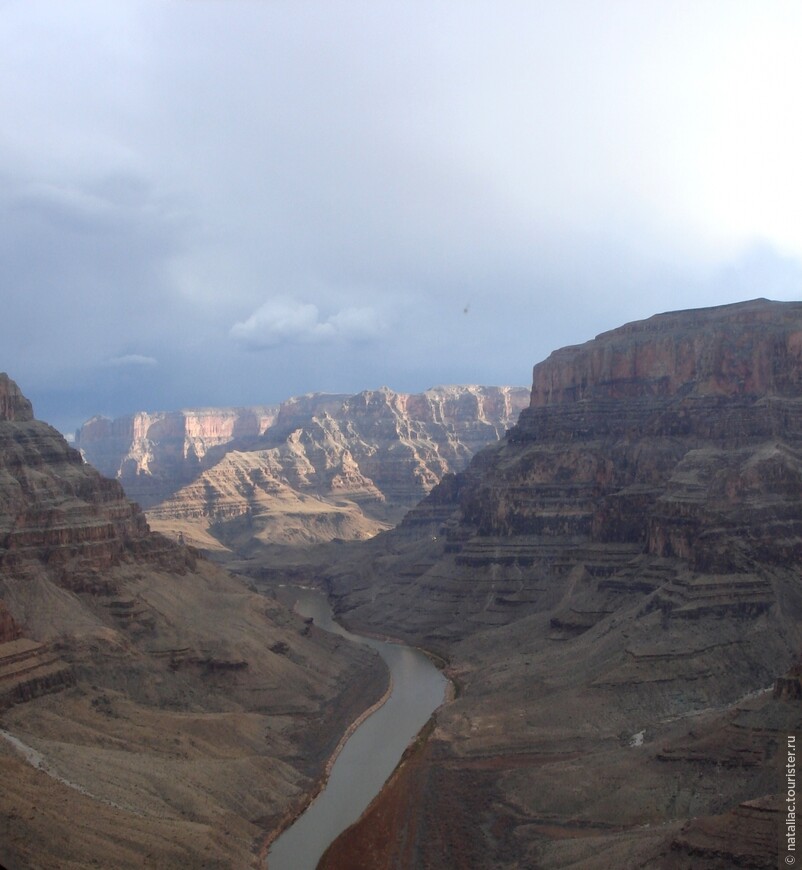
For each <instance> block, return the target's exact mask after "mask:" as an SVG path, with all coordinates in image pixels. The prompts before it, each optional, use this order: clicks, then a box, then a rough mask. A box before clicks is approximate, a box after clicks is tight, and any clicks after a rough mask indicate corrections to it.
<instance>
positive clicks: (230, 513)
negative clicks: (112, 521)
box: [77, 386, 529, 555]
mask: <svg viewBox="0 0 802 870" xmlns="http://www.w3.org/2000/svg"><path fill="white" fill-rule="evenodd" d="M528 400H529V391H528V390H524V389H519V388H510V387H477V386H467V387H438V388H435V389H432V390H427V391H426V392H425V393H420V394H406V393H396V392H394V391H392V390H389V389H387V388H382V389H380V390H368V391H365V392H362V393H359V394H357V395H355V396H337V395H323V394H312V395H307V396H301V397H297V398H294V399H290V400H288V401H286V402H284V403H283V404H282V405H281V406H279V407H278V408H277V409H257V411H258V413H256V412H255V411H254V412H249V411H236V412H234V411H228V412H223V411H221V412H219V420H217V418H215V417H214V412H211V411H209V412H204V413H206V414H207V415H208V417H206V418H203V419H205V420H206V421H207V422H206V424H205V427H206V428H205V431H206V433H207V434H206V435H205V436H204V437H203V438H201V437H200V436H197V437H194V438H190V436H189V434H188V433H189V431H190V429H192V428H193V426H194V427H195V428H196V429H198V428H200V423H199V422H198V421H199V420H200V418H199V417H198V412H189V411H185V412H181V413H180V414H173V415H155V416H153V415H144V414H139V415H135V416H134V417H132V418H123V419H121V420H118V421H107V420H102V419H96V420H92V421H89V422H88V423H86V424H85V425H84V426H83V427H82V429H81V430H79V432H78V434H77V443H78V445H79V446H80V448H81V449H82V450H83V451H84V453H85V455H86V456H87V457H88V458H89V460H90V461H93V462H98V463H99V467H100V468H101V469H102V470H103V471H105V472H107V473H114V474H115V475H116V477H117V478H118V480H120V482H121V483H122V484H123V486H124V487H125V489H126V492H127V493H128V494H129V496H130V497H132V498H137V499H139V500H140V501H141V503H142V504H143V505H144V506H145V507H146V508H147V515H148V519H149V520H150V521H151V522H152V523H153V524H154V526H155V527H156V528H159V529H160V530H162V531H164V532H165V533H168V534H170V535H172V536H173V537H177V536H178V535H179V534H181V535H183V536H184V538H185V540H192V541H194V542H196V543H198V544H199V545H202V546H204V547H207V548H209V549H216V548H220V547H221V546H223V547H228V548H231V549H233V550H235V551H236V552H238V553H240V554H245V555H250V554H252V552H253V551H255V550H258V549H259V548H260V547H261V546H263V545H266V544H270V543H278V544H291V545H298V544H309V543H316V542H320V541H329V540H332V539H334V538H338V539H346V540H349V539H350V540H359V539H363V538H368V537H370V536H372V535H374V534H375V533H376V532H378V531H380V530H381V529H384V528H387V527H388V526H389V525H391V524H392V523H393V522H395V521H397V520H398V519H400V517H401V516H402V515H403V513H404V511H405V510H407V509H408V508H409V507H411V506H413V505H414V504H416V503H417V502H418V501H419V500H420V499H421V498H422V497H423V496H425V495H426V493H428V492H429V491H430V490H431V489H432V488H433V487H434V486H435V485H436V484H437V483H438V481H439V480H441V478H442V477H443V475H445V474H447V473H449V472H453V471H458V470H461V469H462V468H464V466H465V465H466V464H467V462H468V461H469V459H470V458H471V456H473V454H474V453H476V451H477V450H479V449H481V448H482V447H484V446H485V445H486V444H488V443H490V442H492V441H496V440H497V439H498V438H499V437H501V435H502V434H503V433H504V431H505V430H506V428H507V427H509V426H511V425H512V424H513V423H514V422H515V420H516V419H517V416H518V414H519V412H520V411H521V410H522V408H523V407H524V406H525V405H526V403H527V402H528ZM268 411H269V412H268ZM249 414H250V416H248V415H249ZM196 418H197V419H196ZM211 420H217V422H216V426H217V428H216V430H215V432H216V435H215V438H216V439H217V440H215V439H214V438H212V436H211V434H209V427H210V425H211V423H210V422H209V421H211ZM179 421H180V423H181V424H180V425H179ZM221 421H227V422H226V425H223V424H222V423H221ZM168 423H169V424H170V425H169V426H168V425H167V424H168Z"/></svg>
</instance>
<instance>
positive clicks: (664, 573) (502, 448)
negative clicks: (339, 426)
mask: <svg viewBox="0 0 802 870" xmlns="http://www.w3.org/2000/svg"><path fill="white" fill-rule="evenodd" d="M800 493H802V303H772V302H767V301H765V300H756V301H753V302H749V303H742V304H736V305H731V306H722V307H719V308H712V309H702V310H698V311H684V312H674V313H670V314H663V315H658V316H656V317H653V318H651V319H649V320H646V321H642V322H638V323H632V324H628V325H627V326H624V327H622V328H620V329H617V330H613V331H612V332H608V333H605V334H603V335H601V336H599V337H598V338H596V339H595V340H593V341H591V342H588V343H586V344H584V345H579V346H576V347H571V348H565V349H563V350H560V351H557V352H555V353H554V354H552V355H551V357H549V358H548V359H547V360H546V361H544V362H543V363H540V364H539V365H537V366H535V369H534V373H533V387H532V393H531V400H530V405H529V408H528V409H527V410H525V411H524V412H523V414H522V415H521V418H520V421H519V423H518V425H517V426H515V427H514V428H513V429H512V430H511V431H510V433H509V434H508V436H507V437H506V438H505V439H503V440H502V441H501V442H500V443H499V444H498V445H496V446H492V447H489V448H487V449H486V450H485V451H483V452H481V453H480V454H478V455H477V456H476V457H475V459H474V460H473V462H472V463H471V465H470V466H469V468H468V469H467V470H466V471H465V472H463V473H460V474H457V475H456V476H449V477H447V478H445V479H444V480H443V481H442V482H441V483H440V485H439V486H438V487H436V488H435V489H434V490H433V491H432V492H431V494H430V495H429V496H428V497H427V498H426V499H425V500H424V501H423V502H422V503H421V504H420V505H419V506H418V507H417V508H416V509H414V510H413V511H411V512H410V514H408V516H407V517H406V518H405V520H404V521H403V523H402V524H401V525H400V526H399V527H398V528H397V529H395V530H393V531H392V532H388V533H386V534H384V535H380V536H379V537H378V538H376V539H374V541H371V542H369V543H368V544H365V545H362V547H361V549H360V550H359V551H356V550H355V549H353V548H352V549H351V551H350V553H349V560H350V561H348V562H346V561H343V562H342V563H341V565H340V566H339V567H337V568H333V569H329V570H328V571H326V572H325V579H326V582H327V583H328V585H329V588H330V590H331V592H332V594H333V596H334V598H335V600H336V601H337V602H338V606H339V608H340V610H341V612H342V613H343V615H344V616H345V618H346V619H347V620H348V621H350V623H351V624H353V625H354V626H357V627H360V628H362V629H367V630H372V631H384V632H387V633H392V634H394V635H396V636H401V637H404V638H405V639H407V640H410V641H413V642H415V643H418V644H422V645H424V646H427V647H429V648H430V649H432V650H434V651H435V652H437V653H439V654H440V655H442V656H443V657H444V658H446V659H447V660H449V661H450V663H451V664H450V668H451V673H452V676H453V677H454V679H455V680H456V682H457V683H458V685H459V687H460V695H459V697H458V699H457V700H456V701H455V702H454V703H453V704H451V705H449V706H448V707H446V708H445V709H444V710H442V711H441V712H440V713H439V714H438V717H437V723H436V727H435V729H434V732H433V737H432V739H431V741H430V743H429V745H428V747H427V748H426V751H425V753H423V754H422V755H421V756H420V757H418V758H417V759H416V760H415V761H414V763H410V764H409V765H408V766H407V768H406V770H403V769H402V770H401V771H399V773H398V776H399V777H401V778H402V780H403V782H404V784H403V785H401V786H399V791H398V792H397V794H398V795H400V794H406V795H407V798H404V800H405V801H406V800H407V799H408V802H409V806H408V810H405V811H404V812H403V813H399V812H398V804H397V802H396V797H394V796H393V795H394V794H396V793H395V792H393V791H392V790H389V791H388V792H387V794H386V795H385V797H384V798H383V799H382V800H380V801H379V802H378V803H377V805H376V806H375V807H374V809H373V810H372V813H373V820H374V823H376V821H377V820H379V822H380V824H374V825H373V826H372V825H371V823H370V821H366V822H365V823H364V824H363V825H361V826H359V827H358V828H357V830H356V831H355V832H353V834H351V835H349V836H350V837H351V838H352V839H350V840H349V838H346V839H345V840H344V841H343V843H342V844H340V845H339V846H338V850H339V851H337V850H335V851H334V852H333V853H332V854H333V855H334V856H335V857H332V859H331V863H330V864H329V865H327V866H332V867H338V866H349V867H359V866H362V865H361V864H359V862H358V861H357V863H353V861H354V860H355V855H357V854H358V853H361V854H366V855H372V860H375V861H376V862H378V863H381V864H383V865H385V864H386V866H396V865H398V866H405V867H423V866H430V865H431V862H433V861H434V862H436V861H437V860H440V861H443V860H445V861H446V863H447V864H448V866H454V867H459V866H465V867H475V866H494V867H500V868H503V867H509V868H512V867H519V866H533V867H534V866H543V867H563V866H565V867H568V866H571V867H587V868H592V867H598V868H602V867H611V866H621V867H624V866H655V867H657V866H664V867H679V866H683V867H684V866H690V864H689V863H688V862H691V863H692V864H693V866H694V867H703V868H704V867H709V868H712V867H723V866H763V865H764V864H766V866H769V863H770V862H771V861H772V860H773V857H772V853H771V848H770V847H771V846H772V844H773V841H771V838H770V837H769V836H768V834H767V831H768V830H769V827H770V822H767V821H766V820H767V819H769V817H770V816H769V815H768V814H767V813H766V812H765V811H764V808H765V806H767V805H770V806H774V804H772V799H771V797H770V796H771V795H772V794H776V792H778V791H779V780H778V778H777V769H776V768H775V766H774V761H773V760H772V759H773V758H774V756H775V755H776V753H777V752H778V747H779V746H780V745H781V740H782V739H784V738H783V734H784V733H785V731H786V730H788V729H790V731H789V733H792V732H793V730H794V729H797V728H798V727H800V725H801V724H802V717H801V716H800V714H801V713H802V709H800V708H799V705H798V701H797V700H796V696H795V694H794V693H795V691H796V689H795V684H794V682H793V676H789V677H786V678H784V679H785V682H781V683H778V686H781V688H778V690H777V692H776V697H772V696H771V687H772V685H773V684H774V681H775V678H776V677H778V676H779V675H780V674H783V673H785V672H786V670H787V669H788V668H789V666H790V665H791V664H792V663H793V662H795V661H796V660H797V657H798V655H799V652H800V648H802V628H801V626H802V620H800V617H802V586H800V582H799V576H800V566H801V565H802V500H801V499H800ZM792 673H793V672H792ZM722 717H723V719H722ZM405 777H406V779H404V778H405ZM409 795H412V797H411V798H410V797H409ZM767 802H768V803H767ZM772 812H773V810H772ZM692 818H693V819H695V821H693V822H691V821H689V820H690V819H692ZM772 818H773V816H772ZM382 820H383V821H382ZM388 826H389V828H390V833H389V835H388ZM380 829H381V835H378V834H376V831H377V830H380ZM349 843H350V845H349ZM774 848H775V849H776V846H775V847H774ZM336 854H339V855H340V857H339V858H336ZM774 854H776V851H775V853H774ZM402 855H403V859H402V858H401V857H400V856H402ZM343 856H344V857H343ZM443 856H446V857H445V858H443ZM683 861H684V862H685V863H683ZM349 862H351V863H349ZM399 862H400V863H399ZM744 862H746V863H744ZM749 862H752V863H749ZM767 862H769V863H767ZM374 866H378V864H375V865H374Z"/></svg>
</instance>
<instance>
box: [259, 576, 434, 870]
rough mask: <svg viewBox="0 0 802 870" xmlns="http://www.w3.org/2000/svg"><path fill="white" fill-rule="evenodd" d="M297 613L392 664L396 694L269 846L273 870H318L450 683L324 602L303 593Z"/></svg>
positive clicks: (421, 658) (417, 656)
mask: <svg viewBox="0 0 802 870" xmlns="http://www.w3.org/2000/svg"><path fill="white" fill-rule="evenodd" d="M295 609H296V610H297V611H298V613H300V614H301V615H302V616H305V617H309V616H311V617H313V618H314V620H315V624H316V625H317V626H318V627H319V628H322V629H325V630H326V631H332V632H335V633H336V634H339V635H341V636H342V637H345V638H347V639H348V640H351V641H354V642H356V643H363V644H367V645H368V646H370V647H372V648H373V649H375V650H376V651H377V652H378V653H379V655H380V656H381V657H382V658H383V659H384V661H385V662H386V663H387V666H388V668H389V669H390V676H391V678H392V692H391V694H390V697H389V698H388V700H387V702H386V703H385V704H384V705H383V706H381V707H380V708H379V709H378V710H376V711H375V712H374V713H372V714H371V715H370V716H369V717H368V718H367V719H366V720H365V721H364V722H363V723H362V724H361V725H360V726H359V727H358V728H357V729H356V731H354V733H353V734H352V735H351V737H350V738H349V739H348V742H347V743H346V744H345V746H344V747H343V748H342V751H341V752H340V754H339V755H338V756H337V760H336V761H335V763H334V766H333V768H332V770H331V774H330V775H329V779H328V782H327V783H326V786H325V788H324V789H323V791H321V793H320V794H319V795H318V797H317V798H316V799H315V800H314V802H313V803H312V804H310V805H309V807H308V808H307V809H306V810H305V812H304V813H303V814H302V815H301V816H299V817H298V819H297V820H296V821H295V822H294V823H293V824H292V825H291V826H290V827H289V828H287V830H286V831H284V833H283V834H281V836H280V837H278V838H277V839H276V840H275V842H274V843H273V844H272V845H271V847H270V850H269V852H268V855H267V862H268V864H267V866H268V870H315V867H316V866H317V863H318V861H319V860H320V858H321V857H322V855H323V853H324V852H325V851H326V849H327V848H328V846H329V844H330V843H331V842H332V841H333V840H334V839H335V838H336V837H337V836H338V835H339V834H341V833H342V832H343V831H344V830H345V829H346V828H347V827H348V826H349V825H351V824H353V823H354V822H355V821H356V820H357V819H358V818H359V817H360V816H361V815H362V813H363V812H364V811H365V810H366V809H367V807H368V804H369V803H370V802H371V801H372V800H373V798H374V797H375V796H376V795H377V794H378V793H379V792H380V791H381V789H382V786H383V785H384V783H385V782H386V781H387V779H388V777H389V776H390V774H391V773H392V772H393V770H394V769H395V766H396V765H397V764H398V762H399V760H400V759H401V756H402V755H403V753H404V750H405V749H406V748H407V746H409V744H410V743H411V742H412V740H413V739H414V737H415V735H416V734H417V733H418V732H419V731H420V730H421V728H422V727H423V726H424V725H425V724H426V722H427V721H428V719H429V717H430V716H431V715H432V713H433V712H434V710H436V709H437V707H439V706H440V704H442V703H443V698H444V695H445V689H446V685H447V680H446V679H445V677H444V676H443V675H442V674H441V673H440V671H438V670H437V668H436V667H435V666H434V665H433V664H432V662H431V661H430V660H429V659H428V658H427V657H426V656H425V655H424V654H423V653H422V652H421V651H420V650H417V649H413V648H412V647H408V646H404V645H403V644H396V643H387V642H385V641H381V640H376V639H374V638H368V637H362V636H361V635H357V634H353V633H352V632H349V631H346V630H345V629H344V628H343V627H342V626H340V625H339V624H338V623H336V622H335V621H334V620H333V618H332V614H331V609H330V607H329V604H328V601H327V600H326V598H325V597H324V596H323V595H322V594H320V593H318V592H315V591H312V590H306V589H301V590H299V591H298V600H297V603H296V606H295Z"/></svg>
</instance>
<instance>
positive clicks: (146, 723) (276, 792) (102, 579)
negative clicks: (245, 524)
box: [0, 374, 387, 870]
mask: <svg viewBox="0 0 802 870" xmlns="http://www.w3.org/2000/svg"><path fill="white" fill-rule="evenodd" d="M386 688H387V674H386V669H385V667H384V666H383V665H382V664H381V662H380V661H379V660H378V657H377V656H376V655H375V654H373V653H371V652H370V651H368V650H366V649H364V648H361V647H357V646H354V645H351V644H348V643H346V642H344V641H343V640H342V639H340V638H337V637H335V636H333V635H330V634H328V633H326V632H323V631H321V630H319V629H318V628H317V627H316V626H314V625H313V624H311V622H310V621H308V620H303V619H302V618H300V617H298V616H296V615H295V614H293V613H292V612H290V611H289V610H287V609H285V608H284V607H283V606H282V605H281V604H280V603H279V602H278V601H277V600H275V598H273V597H270V596H263V595H259V594H256V593H255V592H254V591H253V589H250V588H248V586H246V585H245V584H244V583H243V581H242V580H239V579H237V578H235V577H233V576H231V575H229V574H228V573H226V572H224V571H223V570H222V569H220V568H219V567H217V566H216V565H214V564H212V563H211V562H209V561H207V560H206V559H205V558H203V557H202V555H201V554H200V553H199V552H198V551H197V550H194V549H192V548H189V547H187V546H181V545H178V544H176V543H174V542H172V541H170V540H168V539H167V538H165V537H163V536H162V535H159V534H157V533H153V532H152V531H151V530H150V529H149V527H148V524H147V521H146V519H145V516H144V514H143V513H142V511H141V510H140V508H139V507H138V506H137V505H136V504H134V503H132V502H130V501H129V500H128V499H126V498H125V496H124V493H123V490H122V488H121V487H120V485H119V483H117V482H116V481H114V480H110V479H108V478H104V477H102V476H101V475H100V474H99V473H98V472H97V471H95V470H94V469H93V468H92V467H91V466H89V465H87V464H85V463H84V461H83V459H82V457H81V455H80V453H79V452H78V451H77V450H75V449H73V448H72V447H70V446H69V445H68V444H67V443H66V441H65V440H64V439H63V438H62V437H61V435H60V434H59V433H58V432H57V431H56V430H55V429H53V428H51V427H50V426H48V425H47V424H45V423H43V422H40V421H38V420H36V419H35V418H34V415H33V409H32V408H31V404H30V402H29V401H28V400H27V399H26V398H25V397H24V396H23V394H22V393H21V392H20V390H19V388H18V387H17V385H16V384H15V383H14V382H13V381H12V380H11V379H10V378H9V377H8V376H7V375H5V374H0V781H2V783H3V788H2V790H0V865H2V866H4V867H8V868H21V867H26V868H27V867H37V868H59V870H63V868H78V867H88V866H106V867H116V868H127V867H130V868H133V867H137V868H140V867H159V868H171V867H174V868H186V867H207V868H213V867H217V868H230V867H248V866H258V864H259V860H260V859H259V855H260V852H263V851H264V850H265V848H266V840H267V838H268V837H269V836H274V835H275V834H276V833H277V831H278V829H279V828H280V827H281V826H282V825H283V824H284V823H285V822H286V821H287V820H288V819H290V818H292V817H293V816H294V815H295V814H297V813H298V812H299V811H300V809H301V808H302V807H303V806H304V805H305V804H306V802H307V801H308V800H309V798H310V795H311V794H312V793H314V791H315V790H316V789H317V788H318V786H319V784H320V782H321V779H322V777H323V775H324V771H325V767H326V764H327V762H328V759H329V757H330V755H331V753H332V752H333V750H334V748H335V747H336V745H337V743H338V741H339V739H340V737H341V735H342V734H343V733H344V732H345V731H346V729H347V728H348V726H349V725H350V724H351V722H352V721H353V720H354V719H355V718H356V717H357V716H358V715H359V714H360V713H361V712H362V710H363V709H365V708H366V707H369V706H370V705H371V704H373V703H374V702H375V701H376V700H377V699H378V698H380V697H382V695H383V694H384V693H385V691H386Z"/></svg>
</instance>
